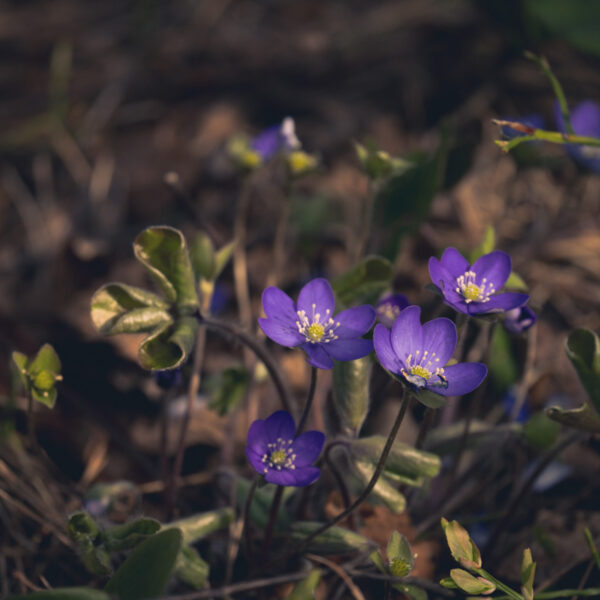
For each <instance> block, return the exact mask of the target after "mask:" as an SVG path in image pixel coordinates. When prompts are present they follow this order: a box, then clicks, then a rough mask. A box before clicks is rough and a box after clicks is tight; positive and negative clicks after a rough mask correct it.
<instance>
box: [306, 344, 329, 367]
mask: <svg viewBox="0 0 600 600" xmlns="http://www.w3.org/2000/svg"><path fill="white" fill-rule="evenodd" d="M302 349H303V350H304V352H306V354H308V358H307V360H308V364H310V365H312V366H313V367H317V369H333V361H332V360H331V358H329V355H328V354H327V352H325V350H323V345H322V344H311V343H310V342H305V343H304V344H302Z"/></svg>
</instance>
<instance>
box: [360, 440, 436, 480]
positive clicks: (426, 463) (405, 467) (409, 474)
mask: <svg viewBox="0 0 600 600" xmlns="http://www.w3.org/2000/svg"><path fill="white" fill-rule="evenodd" d="M385 442H386V438H385V437H384V436H382V435H373V436H370V437H366V438H361V439H359V440H353V441H352V442H351V443H350V444H349V450H350V456H351V457H352V458H353V460H355V461H360V462H365V463H368V464H370V465H371V466H372V468H373V469H374V468H375V465H376V464H377V462H378V460H379V457H380V456H381V453H382V452H383V447H384V446H385ZM440 468H441V462H440V459H439V457H438V456H436V455H435V454H432V453H430V452H425V451H423V450H418V449H416V448H413V447H412V446H409V445H408V444H402V443H401V442H394V444H393V445H392V449H391V451H390V454H389V456H388V458H387V460H386V462H385V469H384V475H385V476H386V477H389V478H391V479H393V480H394V481H397V482H399V483H405V484H408V485H411V486H420V485H422V484H423V482H424V480H425V478H429V477H435V476H436V475H437V474H438V473H439V472H440Z"/></svg>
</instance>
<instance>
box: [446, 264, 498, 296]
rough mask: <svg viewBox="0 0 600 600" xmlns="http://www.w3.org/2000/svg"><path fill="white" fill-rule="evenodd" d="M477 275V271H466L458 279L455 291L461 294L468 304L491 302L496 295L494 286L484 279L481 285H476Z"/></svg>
mask: <svg viewBox="0 0 600 600" xmlns="http://www.w3.org/2000/svg"><path fill="white" fill-rule="evenodd" d="M476 279H477V274H476V273H475V271H466V272H465V273H464V274H463V275H461V276H460V277H457V279H456V288H455V291H456V293H457V294H460V295H461V296H462V297H463V298H464V299H465V302H466V303H467V304H469V303H470V302H489V300H490V296H491V295H492V294H495V293H496V289H495V288H494V284H492V283H488V280H487V277H484V278H483V279H482V280H481V281H480V282H479V284H477V283H475V281H476Z"/></svg>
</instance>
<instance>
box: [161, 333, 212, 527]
mask: <svg viewBox="0 0 600 600" xmlns="http://www.w3.org/2000/svg"><path fill="white" fill-rule="evenodd" d="M205 343H206V328H205V327H203V326H202V324H200V327H199V328H198V332H197V333H196V344H195V350H194V362H193V363H192V373H191V375H190V381H189V384H188V393H187V405H186V409H185V413H184V415H183V420H182V421H181V429H180V430H179V439H178V441H177V452H176V453H175V462H174V463H173V469H172V471H171V480H170V482H169V491H168V494H167V503H166V514H167V521H170V520H172V518H173V511H174V510H175V504H176V503H177V489H178V483H179V475H180V474H181V467H182V465H183V455H184V453H185V438H186V436H187V431H188V427H189V424H190V420H191V415H192V410H193V408H194V401H195V400H196V398H197V397H198V390H199V389H200V379H201V370H202V362H203V360H204V346H205Z"/></svg>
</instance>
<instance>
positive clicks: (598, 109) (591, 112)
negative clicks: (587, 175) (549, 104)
mask: <svg viewBox="0 0 600 600" xmlns="http://www.w3.org/2000/svg"><path fill="white" fill-rule="evenodd" d="M570 116H571V125H572V126H573V131H574V132H575V133H576V134H577V135H585V136H589V137H596V138H600V105H598V104H596V103H595V102H592V101H591V100H584V101H583V102H581V103H579V104H578V105H577V106H576V107H575V108H574V109H573V110H572V111H570ZM554 118H555V120H556V125H557V127H558V129H559V131H562V132H563V133H565V132H566V131H567V128H566V126H565V121H564V119H563V116H562V112H561V110H560V105H559V104H558V101H557V102H556V103H555V104H554ZM567 151H568V152H569V154H570V155H571V156H572V157H573V159H574V160H576V161H577V162H579V163H581V164H583V165H585V166H586V167H588V169H590V170H592V171H594V172H596V173H600V148H599V147H594V146H582V145H580V144H567Z"/></svg>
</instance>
